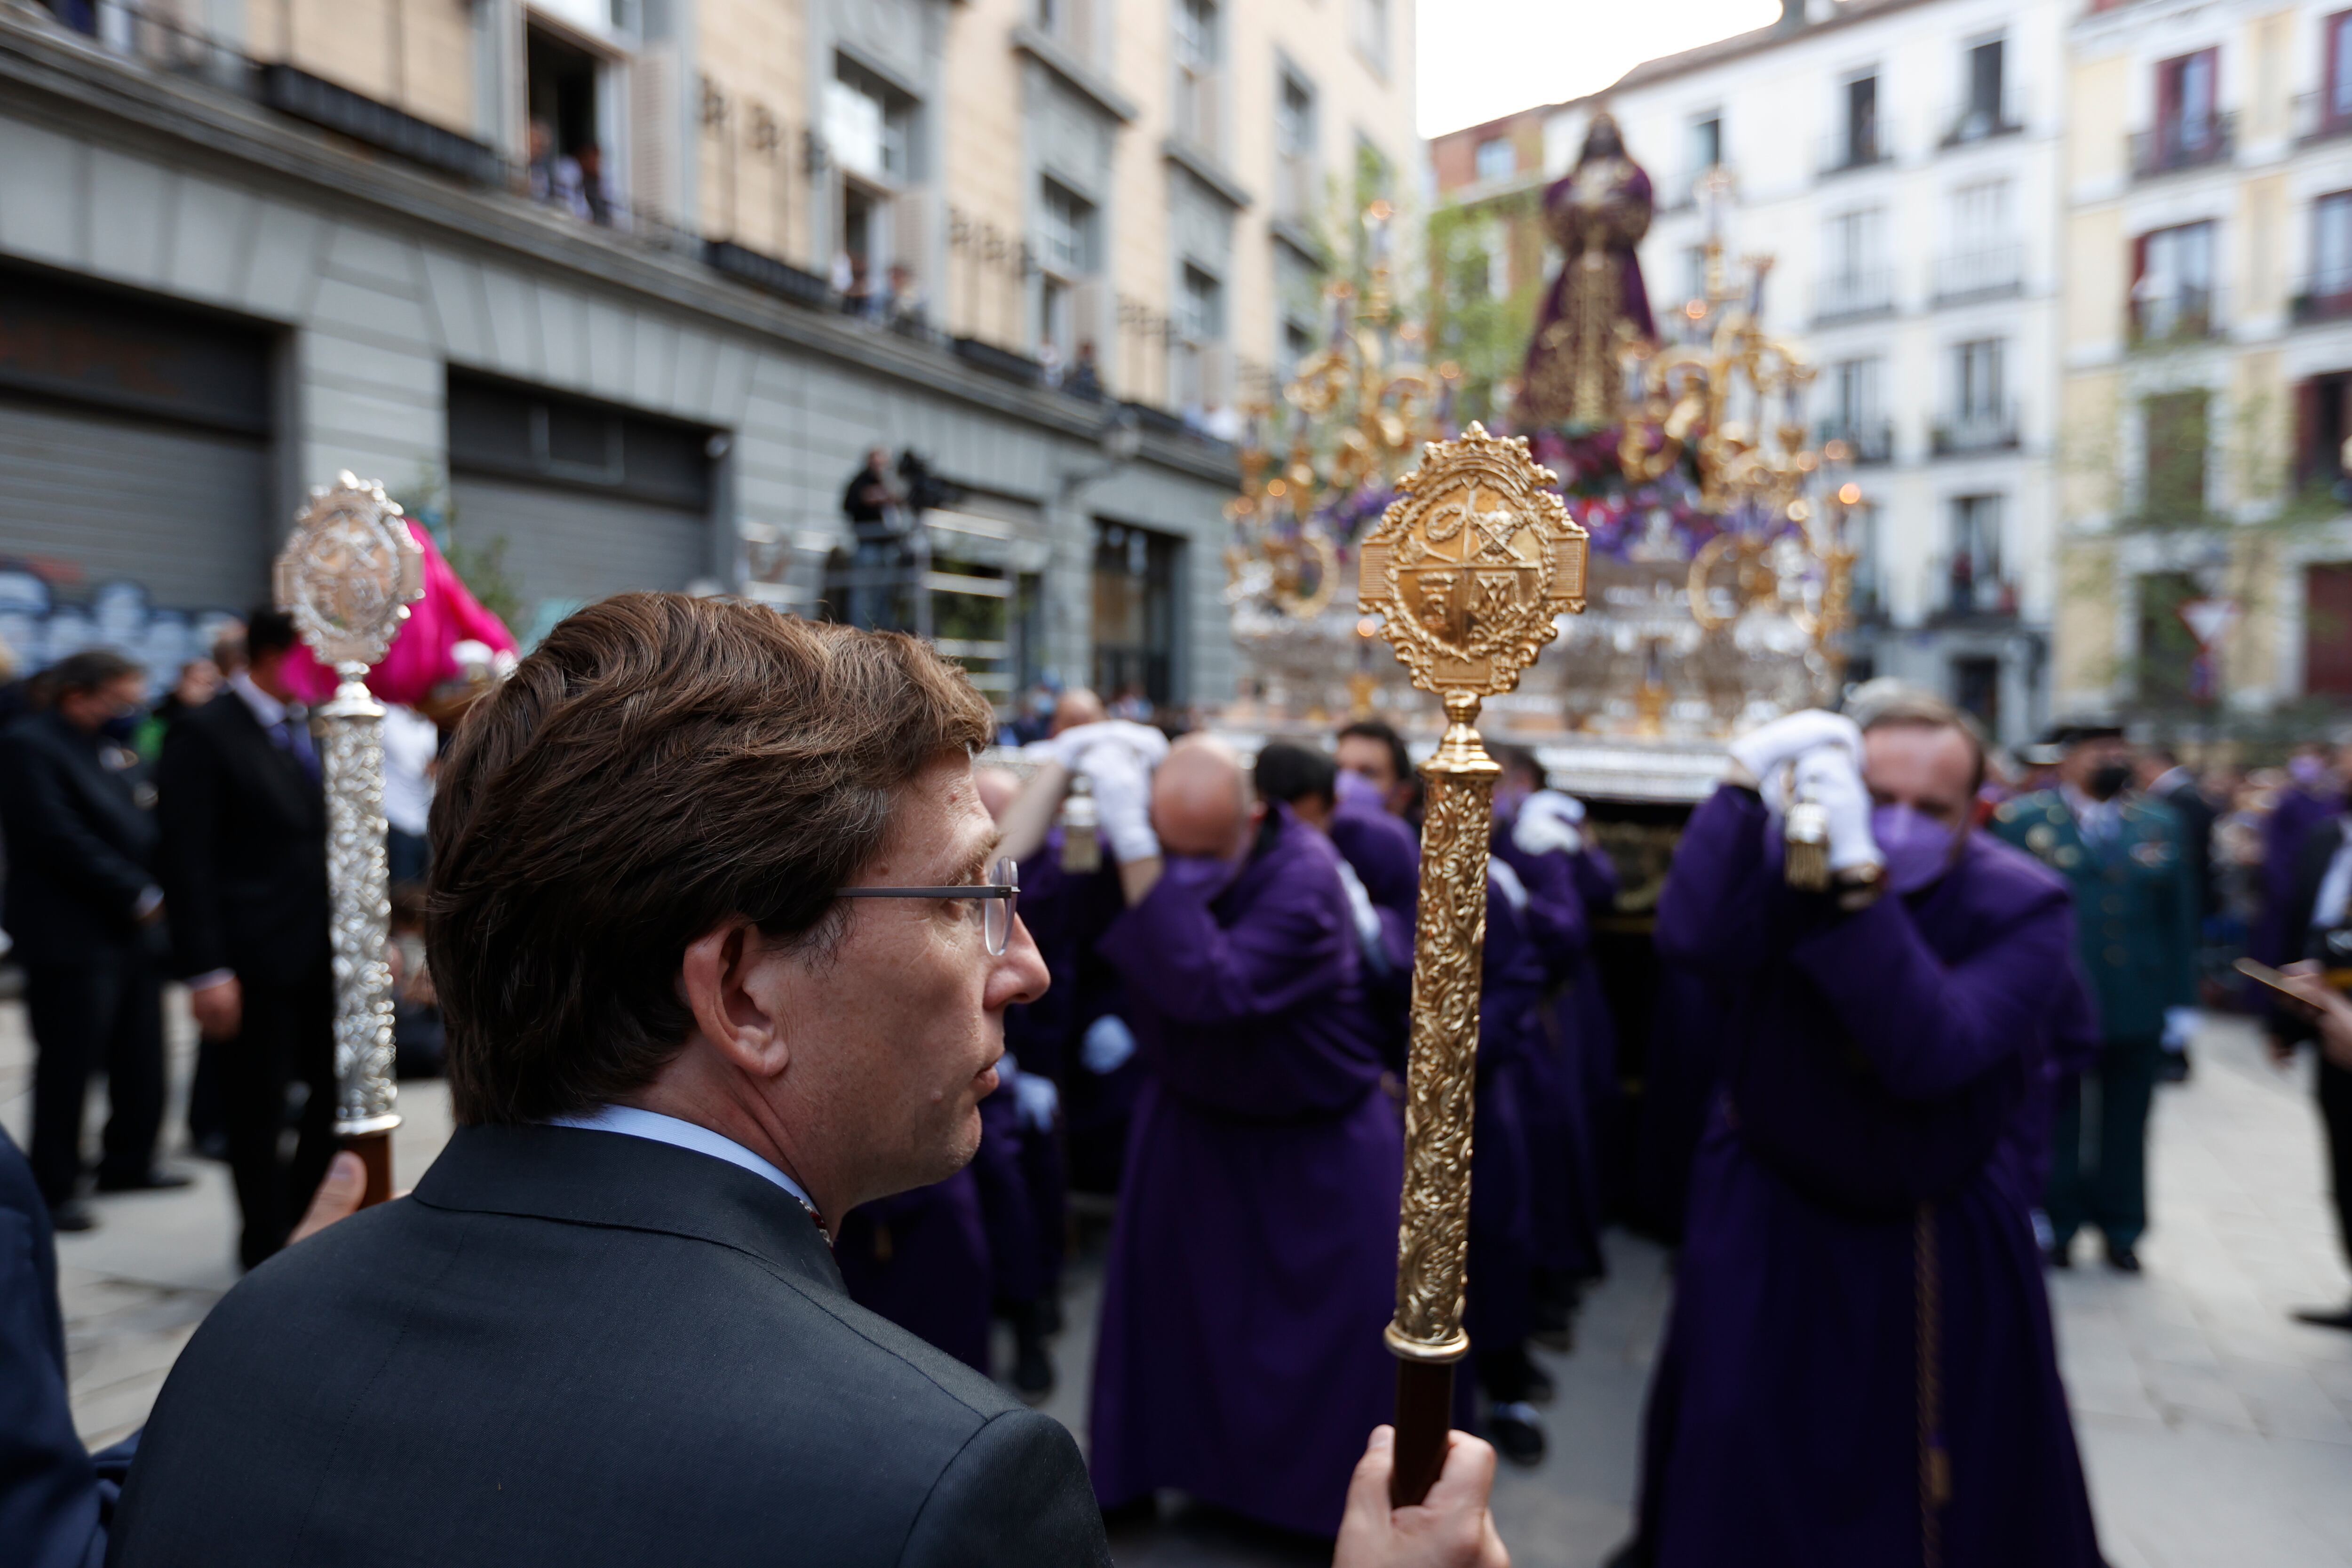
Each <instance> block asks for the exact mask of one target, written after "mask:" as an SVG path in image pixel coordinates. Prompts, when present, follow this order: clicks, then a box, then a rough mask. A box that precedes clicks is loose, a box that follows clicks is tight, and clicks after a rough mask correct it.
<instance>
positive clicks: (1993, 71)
mask: <svg viewBox="0 0 2352 1568" xmlns="http://www.w3.org/2000/svg"><path fill="white" fill-rule="evenodd" d="M1795 3H1798V0H1792V8H1791V10H1790V14H1788V15H1787V16H1784V17H1783V19H1782V21H1781V22H1780V24H1779V25H1777V26H1772V27H1769V28H1766V29H1761V30H1759V31H1757V32H1754V33H1748V34H1744V35H1740V36H1738V37H1733V38H1730V39H1727V40H1724V41H1723V42H1721V43H1718V44H1714V45H1710V46H1706V47H1703V48H1699V49H1696V50H1692V51H1690V52H1688V53H1686V54H1683V55H1677V56H1671V57H1668V58H1664V59H1660V60H1655V61H1652V62H1650V63H1648V64H1646V65H1643V66H1640V67H1637V68H1634V69H1633V71H1631V72H1629V73H1628V74H1627V75H1626V76H1625V78H1624V79H1622V80H1621V81H1620V82H1619V83H1618V84H1616V85H1615V86H1614V87H1612V89H1609V90H1608V91H1607V92H1606V93H1604V94H1601V95H1599V96H1597V97H1596V98H1594V99H1591V100H1580V101H1578V102H1574V103H1570V104H1564V105H1562V106H1561V107H1560V109H1559V110H1556V111H1555V112H1554V114H1553V115H1552V117H1551V119H1550V120H1549V121H1548V122H1547V124H1546V126H1545V134H1544V137H1543V143H1544V149H1545V163H1546V174H1547V177H1553V176H1556V175H1557V174H1559V173H1561V172H1564V171H1565V169H1566V168H1567V167H1568V165H1569V164H1570V163H1571V162H1572V161H1573V159H1574V157H1575V155H1576V151H1577V149H1578V148H1579V146H1580V144H1581V142H1582V140H1583V134H1584V127H1585V124H1586V122H1587V121H1588V120H1589V118H1590V116H1591V113H1592V112H1593V111H1594V110H1596V109H1597V108H1601V107H1606V108H1607V109H1608V110H1610V111H1611V112H1612V113H1613V114H1614V115H1615V116H1616V118H1617V120H1618V122H1619V124H1620V126H1621V127H1622V130H1623V132H1624V135H1625V141H1626V144H1627V146H1628V148H1629V150H1630V151H1631V152H1632V153H1633V156H1634V157H1635V158H1636V159H1637V160H1639V161H1640V162H1642V163H1643V165H1644V166H1645V167H1646V168H1647V169H1648V170H1649V172H1650V174H1651V178H1652V180H1653V182H1654V185H1655V187H1656V201H1657V209H1658V210H1657V216H1656V218H1655V220H1654V222H1653V224H1652V226H1651V228H1650V232H1649V235H1648V237H1647V239H1646V240H1645V241H1644V243H1643V246H1642V252H1641V254H1642V264H1643V275H1644V277H1645V279H1647V282H1648V286H1649V291H1650V299H1651V301H1652V305H1653V307H1654V310H1655V311H1656V314H1657V316H1658V318H1659V322H1660V330H1661V331H1664V332H1669V333H1670V332H1671V331H1673V330H1674V317H1675V313H1676V311H1677V310H1678V307H1679V306H1680V304H1681V302H1682V301H1683V300H1686V299H1688V298H1690V297H1691V296H1692V295H1693V294H1695V293H1696V292H1697V291H1698V289H1699V288H1700V286H1701V279H1700V277H1699V258H1700V256H1701V254H1702V248H1701V247H1703V245H1704V244H1705V241H1706V237H1707V233H1708V226H1709V224H1710V222H1717V223H1719V224H1720V226H1721V228H1720V231H1721V234H1722V237H1723V239H1724V243H1725V249H1726V253H1727V256H1728V257H1729V258H1734V259H1735V260H1736V259H1737V258H1748V257H1769V258H1771V261H1772V266H1771V269H1770V273H1769V278H1768V279H1767V282H1766V285H1765V289H1764V324H1765V326H1766V328H1767V329H1768V330H1769V331H1770V332H1771V333H1772V334H1773V335H1775V336H1777V337H1780V338H1783V339H1785V340H1790V341H1792V342H1796V343H1797V344H1799V345H1800V346H1801V349H1802V350H1803V352H1804V353H1807V354H1808V355H1809V356H1810V357H1811V359H1812V361H1813V362H1814V363H1815V364H1816V365H1817V366H1818V369H1819V377H1818V379H1817V380H1816V382H1815V383H1814V386H1813V393H1812V407H1811V420H1812V424H1813V426H1814V434H1815V435H1816V437H1819V438H1821V439H1828V438H1830V437H1842V438H1843V439H1844V440H1845V441H1847V442H1848V443H1849V445H1850V446H1852V447H1853V450H1854V452H1855V455H1856V458H1857V466H1856V469H1855V472H1854V475H1853V477H1854V479H1856V481H1857V482H1858V483H1859V484H1860V485H1861V486H1862V488H1863V490H1864V497H1865V500H1866V503H1867V511H1866V515H1865V518H1864V521H1863V523H1862V526H1861V528H1860V530H1859V533H1860V537H1858V538H1857V539H1856V540H1855V542H1856V543H1857V544H1858V545H1859V546H1860V548H1861V550H1862V554H1863V565H1862V568H1861V574H1862V575H1861V581H1860V584H1859V588H1860V593H1859V594H1858V601H1859V608H1860V609H1861V610H1862V612H1863V614H1864V626H1863V627H1862V629H1861V632H1860V635H1859V637H1857V639H1856V647H1857V658H1856V660H1855V664H1854V666H1853V674H1854V675H1855V676H1856V677H1860V676H1863V675H1864V674H1877V675H1888V676H1898V677H1901V678H1903V679H1908V680H1911V681H1914V682H1916V683H1918V684H1920V685H1923V686H1926V687H1927V688H1929V689H1934V690H1937V691H1939V692H1942V693H1944V694H1945V695H1947V696H1948V697H1950V698H1952V699H1953V700H1956V701H1958V702H1959V703H1960V704H1961V705H1963V706H1964V707H1966V708H1968V709H1969V710H1972V711H1974V712H1975V713H1977V714H1978V715H1979V717H1980V718H1982V719H1983V720H1984V721H1986V723H1987V724H1988V726H1989V727H1990V729H1991V730H1992V731H1994V732H1995V733H1996V734H1997V735H1998V736H1999V737H2000V739H2002V740H2004V741H2009V742H2015V741H2017V740H2020V739H2021V738H2024V737H2025V736H2027V735H2029V734H2031V733H2032V732H2034V731H2036V730H2038V729H2039V728H2040V727H2041V726H2042V724H2043V723H2044V722H2045V721H2047V718H2048V695H2047V692H2048V679H2047V653H2048V637H2049V627H2050V625H2051V620H2052V614H2053V604H2054V602H2055V600H2056V598H2057V596H2058V595H2060V593H2061V592H2062V587H2061V584H2059V583H2058V582H2057V580H2056V578H2055V574H2054V573H2053V532H2054V530H2053V505H2054V497H2053V487H2052V474H2053V462H2054V461H2055V452H2056V447H2057V445H2058V417H2057V416H2058V405H2059V395H2058V394H2059V387H2058V380H2059V342H2058V319H2059V309H2060V302H2061V288H2060V270H2061V267H2062V265H2063V258H2062V256H2061V248H2060V245H2059V236H2060V232H2061V231H2060V223H2059V216H2060V206H2061V190H2060V159H2061V154H2062V152H2063V148H2064V146H2065V142H2064V135H2063V132H2064V120H2063V110H2064V105H2063V91H2064V88H2065V54H2064V47H2065V36H2064V21H2063V16H2062V15H2061V12H2060V10H2059V8H2058V7H2055V6H2047V5H2041V6H2027V5H2017V4H2014V3H2013V0H1884V3H1881V4H1876V5H1823V4H1820V3H1818V0H1817V3H1816V4H1815V5H1813V6H1812V7H1811V13H1810V15H1809V14H1808V13H1807V12H1805V11H1802V10H1798V9H1795V8H1794V4H1795ZM1711 169H1719V170H1720V171H1721V173H1722V174H1725V175H1727V176H1728V179H1727V180H1718V181H1716V182H1712V183H1711V184H1714V185H1715V186H1716V188H1717V189H1718V190H1722V189H1727V191H1728V195H1723V196H1718V197H1717V198H1715V200H1714V201H1712V202H1711V201H1710V200H1708V199H1706V197H1704V196H1703V195H1701V192H1700V181H1701V178H1702V176H1704V175H1706V174H1707V173H1708V172H1709V171H1710V170H1711ZM1717 203H1719V216H1716V215H1715V214H1714V213H1713V212H1712V211H1711V209H1712V208H1714V207H1715V206H1716V205H1717Z"/></svg>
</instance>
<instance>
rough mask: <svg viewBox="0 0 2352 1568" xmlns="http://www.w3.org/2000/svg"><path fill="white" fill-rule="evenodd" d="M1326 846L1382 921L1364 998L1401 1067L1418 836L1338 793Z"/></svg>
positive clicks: (1391, 1058) (1417, 894)
mask: <svg viewBox="0 0 2352 1568" xmlns="http://www.w3.org/2000/svg"><path fill="white" fill-rule="evenodd" d="M1331 845H1332V847H1334V848H1336V849H1338V850H1339V858H1341V859H1343V860H1345V861H1347V862H1348V864H1349V867H1350V868H1353V869H1354V871H1355V873H1356V879H1357V880H1358V881H1360V882H1361V883H1362V884H1363V885H1364V896H1365V897H1366V898H1368V899H1370V900H1371V903H1372V912H1373V913H1374V914H1376V915H1378V916H1379V917H1380V922H1381V962H1380V963H1377V964H1368V965H1367V966H1366V971H1365V974H1364V996H1365V999H1366V1001H1368V1002H1369V1003H1370V1005H1371V1008H1372V1012H1373V1015H1374V1016H1375V1017H1376V1018H1377V1019H1378V1020H1379V1026H1380V1039H1381V1055H1382V1057H1383V1058H1385V1059H1386V1060H1387V1062H1388V1064H1389V1066H1390V1067H1391V1068H1394V1069H1396V1070H1398V1071H1402V1069H1403V1068H1404V1059H1405V1047H1406V1045H1407V1043H1408V1036H1409V1034H1410V1020H1411V1017H1412V932H1413V921H1414V920H1415V918H1416V917H1417V914H1418V906H1419V904H1420V901H1421V840H1420V838H1419V837H1416V836H1415V835H1414V833H1413V831H1412V828H1411V827H1410V826H1407V825H1406V823H1405V820H1404V818H1402V817H1401V816H1392V815H1391V814H1390V813H1389V812H1386V811H1383V810H1381V807H1380V806H1379V805H1377V804H1375V803H1373V802H1370V801H1367V800H1364V799H1362V798H1360V796H1356V795H1342V796H1341V797H1340V800H1339V809H1338V810H1337V811H1335V812H1333V813H1332V815H1331Z"/></svg>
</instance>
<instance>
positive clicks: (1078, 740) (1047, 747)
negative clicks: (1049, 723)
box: [1025, 719, 1168, 773]
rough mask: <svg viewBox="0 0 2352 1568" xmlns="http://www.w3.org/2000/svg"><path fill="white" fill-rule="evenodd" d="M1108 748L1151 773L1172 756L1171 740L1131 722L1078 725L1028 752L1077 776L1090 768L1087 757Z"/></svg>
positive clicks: (1037, 743) (1128, 720)
mask: <svg viewBox="0 0 2352 1568" xmlns="http://www.w3.org/2000/svg"><path fill="white" fill-rule="evenodd" d="M1105 746H1118V747H1121V748H1123V749H1125V750H1126V751H1127V752H1130V753H1131V754H1133V756H1134V757H1135V759H1136V760H1137V761H1138V762H1139V763H1142V764H1143V766H1144V767H1145V768H1146V769H1147V770H1149V769H1151V768H1156V767H1158V766H1159V765H1160V759H1161V758H1162V757H1165V756H1166V755H1167V754H1168V737H1167V736H1165V735H1163V734H1161V733H1160V731H1157V730H1155V729H1153V728H1152V727H1151V726H1150V725H1149V724H1139V723H1137V722H1135V721H1133V720H1131V719H1104V720H1101V721H1097V722H1096V723H1092V724H1074V725H1072V726H1071V727H1070V728H1069V729H1066V730H1065V731H1062V732H1061V733H1060V734H1058V735H1055V736H1053V737H1052V738H1050V739H1048V740H1044V741H1038V742H1034V743H1033V744H1031V745H1030V746H1028V747H1027V748H1025V750H1026V751H1027V752H1028V754H1029V755H1032V756H1036V757H1041V758H1044V759H1046V760H1049V761H1052V762H1056V763H1061V764H1062V765H1063V766H1064V767H1066V768H1067V769H1069V770H1070V771H1071V772H1072V773H1076V772H1078V771H1080V770H1081V769H1083V768H1084V767H1085V766H1086V761H1087V757H1089V756H1091V755H1093V754H1094V753H1095V752H1097V751H1098V750H1100V749H1102V748H1103V747H1105Z"/></svg>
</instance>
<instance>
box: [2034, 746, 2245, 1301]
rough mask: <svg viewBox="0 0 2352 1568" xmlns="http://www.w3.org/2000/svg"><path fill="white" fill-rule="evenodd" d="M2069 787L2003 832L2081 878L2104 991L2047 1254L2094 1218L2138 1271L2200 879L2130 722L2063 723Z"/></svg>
mask: <svg viewBox="0 0 2352 1568" xmlns="http://www.w3.org/2000/svg"><path fill="white" fill-rule="evenodd" d="M2061 743H2062V744H2063V746H2064V748H2065V754H2064V757H2063V760H2062V761H2061V762H2060V763H2059V764H2058V780H2059V782H2058V787H2057V788H2056V789H2051V790H2042V791H2038V792H2037V793H2035V794H2032V795H2020V796H2018V797H2017V798H2016V799H2015V800H2011V801H2007V802H2004V803H2003V804H2002V805H2001V806H2000V809H1999V810H1997V811H1996V812H1994V814H1993V825H1992V831H1993V833H1994V835H1995V836H1996V837H2000V838H2002V839H2005V840H2007V841H2008V842H2009V843H2011V844H2012V845H2015V846H2016V847H2019V848H2021V849H2023V850H2025V851H2026V852H2028V853H2029V854H2032V855H2033V856H2035V857H2036V858H2039V859H2041V860H2042V863H2043V864H2044V865H2046V866H2048V867H2049V868H2051V869H2052V870H2053V871H2056V872H2057V873H2058V874H2059V875H2060V876H2061V877H2063V878H2065V879H2066V880H2067V881H2068V882H2069V883H2070V884H2071V885H2072V887H2073V889H2074V937H2075V952H2076V956H2077V958H2078V960H2079V961H2080V963H2081V964H2082V970H2083V973H2084V976H2085V977H2087V978H2088V979H2089V980H2090V982H2091V985H2092V988H2093V991H2094V994H2095V995H2096V996H2097V998H2098V1013H2099V1029H2100V1040H2101V1044H2100V1047H2099V1055H2098V1059H2097V1061H2096V1062H2095V1064H2094V1066H2093V1067H2092V1068H2091V1071H2090V1072H2089V1073H2087V1074H2084V1075H2082V1076H2081V1077H2073V1078H2069V1079H2066V1080H2065V1082H2064V1083H2063V1086H2062V1087H2061V1089H2060V1090H2059V1098H2058V1107H2057V1116H2056V1122H2055V1127H2054V1131H2053V1140H2052V1148H2051V1156H2052V1158H2051V1167H2050V1190H2049V1193H2048V1194H2047V1195H2046V1197H2045V1200H2044V1203H2043V1207H2044V1208H2045V1209H2046V1210H2047V1211H2048V1214H2049V1216H2050V1227H2051V1231H2052V1238H2051V1243H2050V1261H2051V1262H2052V1263H2053V1264H2054V1265H2055V1266H2057V1267H2058V1268H2066V1267H2068V1266H2069V1264H2070V1261H2071V1259H2072V1257H2073V1250H2074V1233H2075V1232H2076V1231H2077V1230H2079V1229H2080V1228H2081V1227H2082V1226H2084V1225H2085V1224H2089V1225H2094V1226H2097V1227H2098V1229H2099V1230H2100V1232H2101V1233H2102V1234H2103V1236H2104V1237H2105V1242H2106V1257H2107V1262H2108V1264H2109V1266H2111V1267H2113V1268H2118V1269H2121V1270H2122V1271H2124V1272H2125V1273H2127V1274H2137V1272H2139V1267H2140V1263H2139V1251H2138V1246H2139V1238H2140V1236H2141V1234H2142V1233H2143V1232H2144V1231H2146V1230H2147V1111H2148V1100H2149V1097H2150V1095H2151V1094H2152V1093H2153V1092H2154V1089H2155V1085H2156V1079H2157V1068H2158V1062H2159V1059H2160V1058H2161V1056H2162V1046H2161V1044H2160V1042H2161V1040H2162V1037H2163V1035H2164V1030H2165V1018H2166V1015H2167V1014H2168V1012H2170V1011H2172V1010H2173V1009H2176V1008H2181V1007H2188V1006H2191V1005H2194V1004H2195V1002H2196V1000H2197V919H2198V910H2197V889H2196V888H2195V887H2194V886H2193V885H2192V884H2191V882H2190V879H2189V860H2188V858H2187V856H2186V855H2184V853H2183V852H2182V849H2181V839H2180V821H2179V818H2178V817H2176V816H2174V815H2173V814H2172V809H2171V808H2170V807H2169V806H2166V805H2158V803H2156V802H2154V801H2151V800H2147V799H2145V798H2143V797H2141V796H2140V795H2137V794H2136V793H2134V792H2132V791H2131V790H2130V789H2129V785H2130V784H2131V776H2132V771H2131V760H2132V758H2131V748H2130V747H2129V746H2127V745H2126V743H2125V742H2124V739H2123V732H2122V731H2120V730H2117V729H2116V728H2114V727H2113V726H2109V725H2084V726H2079V727H2077V728H2075V729H2074V730H2072V731H2067V732H2066V737H2065V739H2064V740H2063V742H2061ZM2084 1078H2089V1079H2093V1080H2094V1081H2095V1083H2096V1084H2097V1086H2098V1100H2097V1107H2098V1119H2099V1125H2098V1133H2097V1137H2096V1139H2095V1142H2092V1143H2089V1144H2086V1143H2085V1142H2084V1137H2083V1116H2084V1110H2083V1101H2084V1095H2083V1079H2084Z"/></svg>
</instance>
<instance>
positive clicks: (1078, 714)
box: [1045, 686, 1110, 735]
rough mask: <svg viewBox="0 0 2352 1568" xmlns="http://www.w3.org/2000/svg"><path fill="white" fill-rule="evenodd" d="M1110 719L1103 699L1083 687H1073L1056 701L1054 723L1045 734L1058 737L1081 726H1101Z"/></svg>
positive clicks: (1047, 728)
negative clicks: (1063, 732)
mask: <svg viewBox="0 0 2352 1568" xmlns="http://www.w3.org/2000/svg"><path fill="white" fill-rule="evenodd" d="M1109 717H1110V715H1109V713H1108V712H1107V711H1106V710H1104V708H1103V700H1102V699H1101V698H1099V697H1097V696H1096V695H1095V694H1094V693H1093V692H1091V691H1088V690H1087V689H1086V688H1085V687H1083V686H1073V687H1071V688H1070V689H1068V690H1067V691H1065V692H1063V693H1062V694H1061V696H1059V697H1057V698H1055V700H1054V721H1053V723H1052V724H1050V725H1048V726H1047V727H1046V730H1045V732H1046V733H1047V734H1049V735H1058V734H1060V733H1061V732H1062V731H1065V730H1075V729H1076V728H1077V727H1078V726H1079V725H1081V724H1099V723H1101V722H1102V721H1104V720H1105V719H1108V718H1109Z"/></svg>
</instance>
